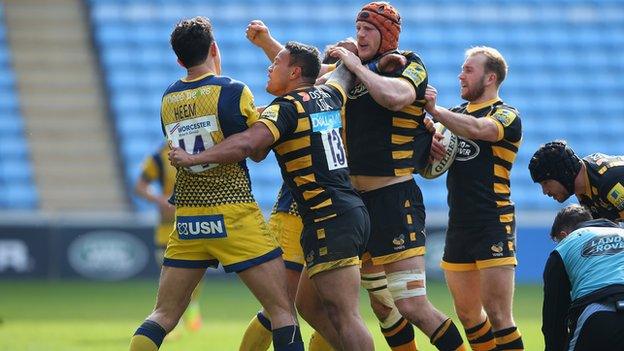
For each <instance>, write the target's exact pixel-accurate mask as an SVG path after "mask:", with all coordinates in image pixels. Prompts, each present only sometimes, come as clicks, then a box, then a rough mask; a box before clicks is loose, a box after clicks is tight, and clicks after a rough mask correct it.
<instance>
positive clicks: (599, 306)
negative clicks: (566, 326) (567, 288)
mask: <svg viewBox="0 0 624 351" xmlns="http://www.w3.org/2000/svg"><path fill="white" fill-rule="evenodd" d="M613 304H615V302H608V303H593V304H590V305H589V306H587V307H586V308H585V310H584V311H583V313H581V315H580V316H579V317H578V319H577V320H575V321H574V322H573V323H572V324H571V326H570V327H571V328H570V336H569V338H568V339H569V341H568V343H569V346H568V347H569V350H573V351H594V350H613V351H624V311H619V312H616V310H615V308H614V307H613Z"/></svg>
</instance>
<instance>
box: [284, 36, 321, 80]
mask: <svg viewBox="0 0 624 351" xmlns="http://www.w3.org/2000/svg"><path fill="white" fill-rule="evenodd" d="M285 48H286V50H288V52H289V53H290V61H289V63H288V65H289V66H297V67H301V77H302V78H303V80H304V81H306V82H308V83H312V84H314V82H315V81H316V77H318V74H319V72H320V71H321V59H320V57H319V56H320V54H319V51H318V49H317V48H315V47H314V46H311V45H305V44H301V43H298V42H295V41H289V42H288V43H286V46H285Z"/></svg>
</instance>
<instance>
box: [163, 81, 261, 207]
mask: <svg viewBox="0 0 624 351" xmlns="http://www.w3.org/2000/svg"><path fill="white" fill-rule="evenodd" d="M257 120H258V112H257V111H256V107H255V106H254V102H253V95H252V94H251V91H250V90H249V88H248V87H247V86H246V85H245V84H243V83H241V82H239V81H236V80H233V79H231V78H228V77H222V76H215V75H214V74H206V75H204V76H201V77H199V78H197V79H195V80H192V81H185V80H178V81H177V82H175V83H173V84H172V85H171V86H169V88H167V91H165V94H164V96H163V99H162V107H161V121H162V128H163V132H164V133H165V136H166V137H167V139H168V140H169V142H170V143H171V144H173V145H174V146H179V147H180V148H182V149H184V150H186V151H187V152H188V153H192V154H197V153H200V152H202V151H204V150H206V149H207V148H210V147H211V146H213V145H214V144H217V143H219V142H221V141H222V140H223V139H225V138H227V137H228V136H230V135H232V134H235V133H240V132H242V131H244V130H246V129H247V128H248V127H249V126H251V125H252V124H253V123H254V122H256V121H257ZM253 201H255V200H254V198H253V195H252V194H251V183H250V180H249V172H248V169H247V165H246V163H245V161H242V162H239V163H233V164H223V165H217V164H205V165H198V166H193V167H189V168H179V169H178V175H177V177H176V185H175V193H174V203H175V205H176V206H181V207H207V206H216V205H222V204H230V203H242V202H253Z"/></svg>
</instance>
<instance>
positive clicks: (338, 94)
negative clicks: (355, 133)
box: [259, 83, 363, 223]
mask: <svg viewBox="0 0 624 351" xmlns="http://www.w3.org/2000/svg"><path fill="white" fill-rule="evenodd" d="M330 84H331V83H330ZM344 99H345V97H344V92H343V90H342V88H340V86H339V85H335V86H334V85H320V86H316V87H308V88H302V89H299V90H295V91H293V92H291V93H289V94H287V95H285V96H283V97H279V98H277V99H275V100H273V102H272V103H271V104H270V105H269V106H268V107H267V108H266V109H265V110H264V111H263V112H262V115H261V116H260V119H259V122H261V123H264V124H265V125H266V126H267V127H268V128H269V130H271V133H272V134H273V137H274V140H275V142H274V144H273V146H272V148H273V151H275V154H276V156H277V162H278V163H279V165H280V168H281V171H282V176H283V178H284V182H285V183H286V185H287V186H288V188H290V190H291V192H292V196H293V197H294V199H295V201H296V202H297V206H298V209H299V212H300V213H301V217H302V218H303V222H304V223H310V222H312V221H315V222H319V221H322V220H325V219H329V218H332V217H335V216H337V215H340V214H342V213H344V212H346V211H348V210H350V209H352V208H354V207H358V206H363V202H362V200H361V199H360V197H359V195H358V194H357V192H356V191H355V190H354V189H353V186H352V185H351V181H350V179H349V169H348V166H347V158H346V153H345V150H344V145H343V142H342V136H341V132H342V118H341V113H340V111H341V108H342V105H343V101H344Z"/></svg>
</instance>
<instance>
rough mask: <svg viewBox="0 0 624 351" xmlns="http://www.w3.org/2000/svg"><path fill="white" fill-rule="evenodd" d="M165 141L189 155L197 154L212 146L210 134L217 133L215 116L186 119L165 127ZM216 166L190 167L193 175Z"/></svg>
mask: <svg viewBox="0 0 624 351" xmlns="http://www.w3.org/2000/svg"><path fill="white" fill-rule="evenodd" d="M165 130H166V132H167V139H168V140H169V141H171V143H172V145H173V146H176V147H179V148H181V149H183V150H184V151H186V152H188V153H190V154H198V153H200V152H202V151H204V150H206V149H208V148H210V147H212V146H213V145H214V141H213V139H212V135H211V133H212V132H218V131H219V125H218V123H217V117H216V116H202V117H197V118H192V119H186V120H183V121H178V122H174V123H170V124H167V125H166V126H165ZM216 166H217V165H216V164H211V165H208V164H206V165H198V166H192V167H190V168H189V169H190V171H191V172H193V173H199V172H203V171H205V170H207V169H210V168H214V167H216Z"/></svg>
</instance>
